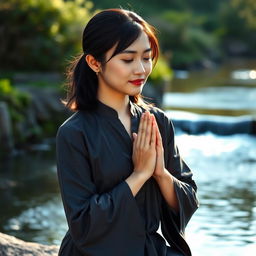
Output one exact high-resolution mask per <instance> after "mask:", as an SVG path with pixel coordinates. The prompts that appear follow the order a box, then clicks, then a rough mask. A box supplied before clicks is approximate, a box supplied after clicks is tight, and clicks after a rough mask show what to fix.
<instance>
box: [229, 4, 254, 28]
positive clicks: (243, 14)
mask: <svg viewBox="0 0 256 256" xmlns="http://www.w3.org/2000/svg"><path fill="white" fill-rule="evenodd" d="M231 6H232V7H234V8H235V9H236V10H237V12H238V15H239V17H240V18H242V19H244V20H245V23H246V25H247V26H248V27H249V28H252V29H256V1H255V0H231Z"/></svg>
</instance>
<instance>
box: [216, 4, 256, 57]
mask: <svg viewBox="0 0 256 256" xmlns="http://www.w3.org/2000/svg"><path fill="white" fill-rule="evenodd" d="M255 11H256V4H255V2H254V1H250V0H248V1H243V2H241V1H240V0H232V1H231V4H223V5H222V6H221V10H220V12H219V23H220V25H219V29H217V30H216V31H217V33H218V34H219V37H220V39H221V41H222V45H223V46H224V47H225V46H227V45H231V46H233V48H237V49H236V51H241V52H242V53H243V54H247V55H249V56H256V52H255V45H256V25H255V24H256V18H255V17H256V16H253V17H252V14H253V13H254V12H255Z"/></svg>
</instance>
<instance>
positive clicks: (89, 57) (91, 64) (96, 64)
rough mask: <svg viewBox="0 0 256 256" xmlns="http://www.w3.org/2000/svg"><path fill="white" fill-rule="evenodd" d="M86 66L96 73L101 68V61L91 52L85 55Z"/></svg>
mask: <svg viewBox="0 0 256 256" xmlns="http://www.w3.org/2000/svg"><path fill="white" fill-rule="evenodd" d="M85 61H86V62H87V64H88V66H89V67H90V68H91V69H92V70H93V71H94V72H95V73H96V74H97V73H98V72H100V70H101V63H100V62H99V61H97V60H96V59H95V58H94V57H93V56H92V55H91V54H87V55H86V56H85Z"/></svg>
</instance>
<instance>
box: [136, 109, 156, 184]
mask: <svg viewBox="0 0 256 256" xmlns="http://www.w3.org/2000/svg"><path fill="white" fill-rule="evenodd" d="M133 139H134V141H133V154H132V160H133V165H134V172H135V173H136V174H138V175H140V176H142V177H144V178H145V180H147V179H149V178H150V177H151V176H152V174H153V172H154V169H155V165H156V125H155V117H154V115H153V114H150V113H149V111H146V112H145V113H143V114H142V116H141V119H140V124H139V129H138V134H136V133H133Z"/></svg>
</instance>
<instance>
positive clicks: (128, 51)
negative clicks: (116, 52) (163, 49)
mask: <svg viewBox="0 0 256 256" xmlns="http://www.w3.org/2000/svg"><path fill="white" fill-rule="evenodd" d="M151 51H152V49H151V48H148V49H146V50H145V51H143V53H146V52H151ZM122 53H132V54H135V53H138V51H133V50H124V51H122V52H120V54H122Z"/></svg>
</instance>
